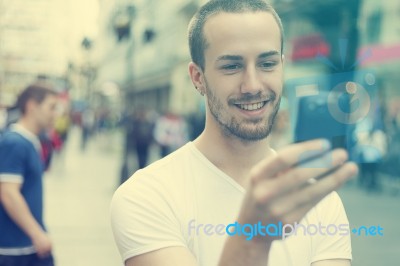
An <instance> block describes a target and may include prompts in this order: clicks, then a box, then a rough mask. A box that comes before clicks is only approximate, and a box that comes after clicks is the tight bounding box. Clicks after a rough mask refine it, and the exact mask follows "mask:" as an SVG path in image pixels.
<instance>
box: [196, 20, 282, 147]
mask: <svg viewBox="0 0 400 266" xmlns="http://www.w3.org/2000/svg"><path fill="white" fill-rule="evenodd" d="M280 34H281V33H280V30H279V27H278V24H277V22H276V21H275V19H274V18H273V16H272V15H271V14H269V13H267V12H248V13H239V14H232V13H220V14H217V15H215V16H213V17H211V18H209V20H208V21H207V22H206V24H205V26H204V35H205V38H206V40H207V43H208V47H207V49H206V50H205V51H204V57H205V70H204V76H203V78H204V80H203V84H204V86H205V92H206V96H207V101H208V110H207V111H208V112H209V113H211V115H212V117H211V120H212V121H211V123H212V124H214V126H218V127H219V128H221V129H222V130H223V132H224V134H226V135H228V136H235V137H237V138H239V139H241V140H245V141H256V140H261V139H264V138H265V137H267V136H268V135H269V133H270V131H271V127H272V124H273V120H274V117H275V115H276V112H277V111H278V109H279V103H280V99H281V93H282V86H283V69H282V68H283V57H282V55H281V53H280V51H281V35H280Z"/></svg>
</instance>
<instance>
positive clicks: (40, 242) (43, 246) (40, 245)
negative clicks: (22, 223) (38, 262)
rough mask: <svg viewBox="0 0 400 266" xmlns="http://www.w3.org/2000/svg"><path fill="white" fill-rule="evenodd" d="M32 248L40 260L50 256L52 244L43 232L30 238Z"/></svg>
mask: <svg viewBox="0 0 400 266" xmlns="http://www.w3.org/2000/svg"><path fill="white" fill-rule="evenodd" d="M32 243H33V246H34V247H35V250H36V253H37V254H38V256H39V257H40V258H45V257H48V256H49V255H50V254H51V249H52V244H51V240H50V238H49V236H48V235H47V234H46V233H45V232H40V233H39V234H37V235H35V236H34V237H33V238H32Z"/></svg>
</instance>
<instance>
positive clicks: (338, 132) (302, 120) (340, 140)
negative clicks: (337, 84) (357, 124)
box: [294, 92, 350, 148]
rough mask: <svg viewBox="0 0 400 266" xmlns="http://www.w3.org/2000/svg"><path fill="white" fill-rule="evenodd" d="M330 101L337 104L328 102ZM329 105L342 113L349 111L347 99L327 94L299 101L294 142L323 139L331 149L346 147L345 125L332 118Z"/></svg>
mask: <svg viewBox="0 0 400 266" xmlns="http://www.w3.org/2000/svg"><path fill="white" fill-rule="evenodd" d="M332 99H334V100H335V101H337V100H338V102H330V101H332ZM329 104H338V105H339V107H340V108H341V110H342V111H343V112H344V113H348V112H349V109H350V108H349V101H348V99H347V98H342V99H340V98H335V97H329V92H322V93H319V94H318V95H312V96H305V97H301V98H300V99H299V104H298V112H297V119H296V126H295V134H294V135H295V142H302V141H306V140H311V139H317V138H324V139H328V140H329V141H330V142H331V144H332V148H339V147H341V148H345V147H346V134H347V124H346V123H343V122H340V121H338V120H337V119H335V118H334V116H333V115H332V114H331V111H330V108H329Z"/></svg>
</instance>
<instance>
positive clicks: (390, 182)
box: [0, 0, 400, 266]
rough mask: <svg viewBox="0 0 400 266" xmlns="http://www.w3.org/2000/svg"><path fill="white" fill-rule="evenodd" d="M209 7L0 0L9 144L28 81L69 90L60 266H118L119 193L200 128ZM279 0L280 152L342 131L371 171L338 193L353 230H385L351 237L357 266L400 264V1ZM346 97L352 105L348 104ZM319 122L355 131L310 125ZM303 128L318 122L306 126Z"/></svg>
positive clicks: (53, 182) (0, 127)
mask: <svg viewBox="0 0 400 266" xmlns="http://www.w3.org/2000/svg"><path fill="white" fill-rule="evenodd" d="M232 1H233V0H232ZM205 2H206V1H205V0H169V1H161V0H85V1H78V0H69V1H62V0H35V1H23V0H0V134H1V132H2V131H4V130H5V129H6V127H7V126H8V125H9V124H10V123H12V122H13V121H15V120H16V119H17V118H18V113H17V112H16V111H15V109H14V108H13V105H14V102H15V100H16V97H17V96H18V93H19V92H20V91H22V90H23V89H24V88H25V87H26V86H27V85H28V84H30V83H31V82H34V81H35V80H38V79H39V80H46V81H48V82H50V83H52V84H53V86H54V87H55V88H56V90H57V91H58V92H59V93H60V96H59V98H60V104H59V108H58V111H59V117H58V119H57V121H56V123H55V126H54V129H53V130H52V131H51V132H48V134H47V135H46V136H44V137H43V139H42V144H43V149H44V151H45V153H46V154H47V160H46V163H47V165H48V170H47V173H46V181H45V182H46V207H47V209H46V218H47V224H48V227H49V229H50V232H51V235H52V237H53V241H54V246H55V257H56V260H57V262H58V265H59V266H71V265H74V266H79V265H85V266H91V265H93V266H94V265H96V266H102V265H104V266H106V265H107V266H110V265H122V263H121V262H120V258H119V255H118V252H117V250H116V248H115V246H114V243H113V239H112V235H111V231H110V225H109V215H108V210H109V202H110V199H111V197H112V194H113V192H114V191H115V189H116V188H117V187H118V185H119V184H120V183H122V182H124V181H125V180H126V179H127V178H128V177H129V176H130V175H131V174H132V173H133V172H134V171H135V170H137V169H139V168H142V167H144V166H146V165H147V164H149V163H151V162H152V161H154V160H157V159H158V158H160V157H162V156H165V155H166V154H168V153H170V152H171V151H173V150H175V149H177V148H179V147H180V146H182V145H183V144H184V143H186V142H187V141H189V140H193V139H194V138H196V136H198V134H199V133H200V132H201V131H202V129H203V127H204V101H203V98H202V97H200V95H198V93H196V91H194V90H193V85H192V84H191V82H190V79H189V76H188V74H187V65H188V62H189V61H190V57H189V51H188V45H187V36H186V31H187V25H188V22H189V20H190V18H191V17H192V15H193V14H194V12H195V11H196V10H197V8H198V7H199V6H200V5H201V4H203V3H205ZM271 2H272V4H273V5H274V7H275V8H276V10H277V12H278V13H279V14H280V16H281V18H282V22H283V25H284V29H285V39H286V43H285V47H284V51H285V59H286V62H285V80H286V83H285V92H284V98H283V100H282V103H281V110H280V112H279V114H278V117H277V120H276V123H275V126H274V129H273V132H272V134H271V136H270V139H271V145H272V146H273V147H274V148H277V149H279V148H280V147H282V146H284V145H287V144H288V143H291V142H293V141H299V140H301V139H302V138H303V137H304V136H303V135H302V134H303V133H304V129H306V132H309V131H310V128H309V127H312V128H314V129H315V128H321V127H322V128H323V127H326V128H328V129H329V130H330V129H331V128H330V126H332V130H331V132H334V131H335V130H338V131H340V132H341V134H342V135H343V136H344V137H345V138H344V139H340V140H339V142H341V143H342V144H343V143H344V144H345V146H346V147H347V148H348V149H349V152H350V154H351V157H352V159H353V160H355V161H356V162H358V163H359V164H360V168H361V172H360V175H359V176H358V177H356V178H355V179H353V180H352V181H350V182H349V183H348V184H346V186H345V187H344V188H342V189H341V190H340V191H339V193H340V195H341V197H342V199H343V202H344V205H345V207H346V210H347V214H348V217H349V220H350V223H351V225H352V226H354V227H359V226H362V225H365V226H378V225H380V226H381V227H383V228H384V231H383V232H384V235H383V236H371V235H363V236H356V235H353V237H352V242H353V256H354V261H353V265H354V266H377V265H384V266H395V265H399V264H398V261H399V259H400V255H399V253H398V251H399V250H400V241H399V237H400V228H399V227H398V226H397V225H398V223H397V221H398V220H399V218H400V212H399V210H400V206H399V203H400V152H399V151H400V90H399V88H398V84H400V75H399V69H400V2H399V1H397V0H382V1H375V0H348V1H345V0H326V1H317V0H303V1H298V0H275V1H271ZM332 91H335V92H337V93H338V94H339V95H338V96H332V95H333V94H329V93H330V92H332ZM326 93H327V94H326ZM344 93H345V94H346V95H347V96H349V95H350V100H349V99H347V100H345V104H344V105H343V106H340V104H339V102H341V97H342V96H341V94H344ZM335 95H336V94H335ZM331 96H332V97H333V98H332V97H331ZM306 97H311V98H309V99H311V100H310V102H307V101H304V102H302V101H303V100H301V99H305V98H306ZM342 98H343V97H342ZM332 101H334V103H333V104H332V103H331V102H332ZM327 110H328V111H329V112H328V111H327ZM318 112H320V113H324V112H325V113H329V114H330V118H328V119H331V120H333V121H336V122H338V123H339V124H342V125H343V124H345V125H346V126H345V127H343V128H338V127H335V125H332V124H324V123H326V122H322V123H321V121H318V119H317V120H310V119H312V116H311V118H310V114H309V113H311V114H313V113H314V114H316V113H318ZM307 113H308V115H307ZM304 117H308V121H314V124H311V125H308V126H307V127H306V128H304V127H305V126H304V124H303V123H298V122H299V121H302V119H304ZM341 117H346V119H347V120H346V121H345V122H343V121H341ZM324 121H327V120H324ZM302 125H303V127H302ZM329 130H328V131H329ZM302 132H303V133H302ZM335 134H336V133H335ZM335 134H333V135H331V136H330V137H337V134H336V135H335Z"/></svg>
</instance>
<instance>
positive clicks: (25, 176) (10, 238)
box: [0, 130, 44, 255]
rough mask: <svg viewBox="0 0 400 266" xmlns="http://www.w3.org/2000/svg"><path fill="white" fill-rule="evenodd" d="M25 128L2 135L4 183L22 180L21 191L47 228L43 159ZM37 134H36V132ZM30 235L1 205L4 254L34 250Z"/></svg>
mask: <svg viewBox="0 0 400 266" xmlns="http://www.w3.org/2000/svg"><path fill="white" fill-rule="evenodd" d="M23 133H24V132H23V130H17V131H9V132H7V133H5V134H4V135H3V136H2V137H1V138H0V182H18V183H21V194H22V195H23V197H24V198H25V201H26V202H27V204H28V206H29V209H30V211H31V213H32V215H33V217H34V218H35V219H36V221H37V222H38V223H39V224H40V225H41V226H42V227H43V229H44V224H43V217H42V216H43V215H42V214H43V185H42V175H43V162H42V160H41V157H40V154H39V150H38V149H39V147H38V145H35V144H37V143H35V141H32V140H34V139H33V138H32V137H31V138H29V135H28V136H27V134H23ZM32 136H33V134H32ZM34 252H35V251H34V249H33V246H32V242H31V240H30V238H29V237H28V236H27V235H26V234H25V233H24V232H23V231H22V230H21V229H20V227H19V226H18V225H16V224H15V223H14V221H13V220H12V219H11V218H10V217H9V216H8V214H7V212H6V211H5V209H4V207H3V206H2V205H1V204H0V254H2V255H23V254H26V253H28V254H29V253H34Z"/></svg>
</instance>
